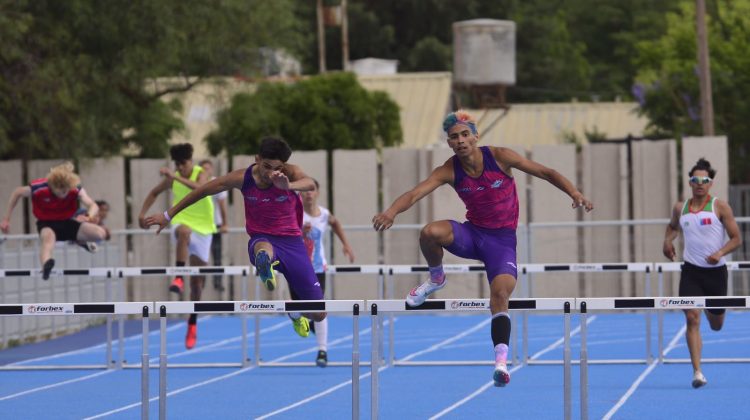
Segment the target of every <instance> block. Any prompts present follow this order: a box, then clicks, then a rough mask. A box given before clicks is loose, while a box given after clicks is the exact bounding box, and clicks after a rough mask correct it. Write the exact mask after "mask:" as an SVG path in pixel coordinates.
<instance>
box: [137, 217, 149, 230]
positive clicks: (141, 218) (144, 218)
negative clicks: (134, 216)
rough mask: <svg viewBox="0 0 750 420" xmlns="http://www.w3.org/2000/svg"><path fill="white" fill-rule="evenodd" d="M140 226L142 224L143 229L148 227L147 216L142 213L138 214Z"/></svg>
mask: <svg viewBox="0 0 750 420" xmlns="http://www.w3.org/2000/svg"><path fill="white" fill-rule="evenodd" d="M138 226H140V227H141V229H148V225H147V224H146V216H144V215H142V214H141V215H139V216H138Z"/></svg>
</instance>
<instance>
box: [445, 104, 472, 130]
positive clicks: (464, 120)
mask: <svg viewBox="0 0 750 420" xmlns="http://www.w3.org/2000/svg"><path fill="white" fill-rule="evenodd" d="M458 124H461V125H465V126H467V127H469V129H470V130H471V132H472V134H474V135H477V134H479V133H478V132H477V124H476V122H475V121H474V118H473V117H472V116H471V115H470V114H469V113H468V112H466V111H461V110H458V111H456V112H451V113H450V114H448V116H446V117H445V119H444V120H443V131H445V132H446V133H448V132H449V131H450V130H451V128H453V127H454V126H455V125H458Z"/></svg>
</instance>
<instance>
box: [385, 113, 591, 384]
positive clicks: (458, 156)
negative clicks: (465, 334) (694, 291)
mask: <svg viewBox="0 0 750 420" xmlns="http://www.w3.org/2000/svg"><path fill="white" fill-rule="evenodd" d="M443 130H444V131H445V133H446V134H447V136H448V140H447V141H448V146H450V148H451V149H453V153H454V156H453V157H451V158H450V159H448V160H447V161H446V162H445V163H444V164H442V165H441V166H439V167H437V168H436V169H435V170H434V171H433V172H432V174H430V176H429V177H428V178H427V179H425V180H424V181H422V182H420V183H419V184H418V185H417V186H416V187H414V188H413V189H412V190H410V191H408V192H406V193H404V194H403V195H401V196H400V197H398V198H397V199H396V201H394V202H393V204H391V207H389V208H388V209H387V210H386V211H384V212H383V213H380V214H377V215H375V217H373V219H372V222H373V226H374V228H375V230H378V231H382V230H385V229H388V228H389V227H391V225H393V220H394V219H395V218H396V216H397V215H398V214H399V213H402V212H404V211H406V210H408V209H409V208H410V207H411V206H412V205H414V203H416V202H417V201H419V200H420V199H422V198H423V197H424V196H426V195H427V194H429V193H431V192H432V191H433V190H435V189H436V188H437V187H439V186H441V185H443V184H448V185H451V186H453V188H454V189H455V190H456V193H458V196H459V198H461V200H462V201H463V202H464V204H465V205H466V210H467V211H466V219H467V221H466V222H464V223H458V222H456V221H454V220H440V221H437V222H432V223H428V224H427V225H426V226H425V227H424V228H423V229H422V231H421V233H420V237H419V246H420V248H421V250H422V254H423V255H424V257H425V259H426V260H427V264H428V266H429V271H430V279H429V280H427V281H426V282H424V283H422V284H421V285H420V286H418V287H415V288H414V289H412V290H411V291H410V292H409V294H408V295H407V296H406V303H407V304H408V305H409V306H419V305H421V304H422V303H424V301H425V299H426V298H427V296H429V295H430V294H432V293H434V292H436V291H438V290H440V289H442V288H443V287H445V284H446V278H445V272H444V271H443V249H446V250H448V251H449V252H450V253H452V254H454V255H457V256H459V257H462V258H468V259H474V260H479V261H482V262H483V263H484V265H485V270H486V272H487V279H488V280H489V282H490V290H491V295H490V310H491V312H492V328H491V330H492V342H493V345H494V348H495V371H494V374H493V379H494V382H495V386H505V385H506V384H507V383H508V382H510V373H509V372H508V368H507V365H506V360H507V356H508V343H509V340H510V328H511V323H510V316H509V315H508V299H509V298H510V295H511V293H513V289H514V288H515V286H516V277H517V271H516V228H517V226H518V211H519V209H518V195H517V193H516V183H515V180H514V178H513V174H512V169H518V170H520V171H523V172H526V173H528V174H530V175H533V176H536V177H538V178H541V179H544V180H546V181H548V182H550V183H551V184H552V185H554V186H556V187H557V188H559V189H560V190H561V191H563V192H564V193H566V194H568V195H569V196H570V198H571V199H572V200H573V208H578V207H583V208H585V209H586V211H590V210H592V209H593V205H592V204H591V202H590V201H589V200H588V199H586V197H584V196H583V194H581V192H580V191H578V189H576V188H575V187H574V186H573V184H572V183H571V182H570V181H569V180H568V179H567V178H565V177H564V176H562V175H561V174H560V173H558V172H557V171H555V170H554V169H550V168H547V167H545V166H543V165H541V164H539V163H536V162H534V161H532V160H529V159H526V158H524V157H522V156H521V155H519V154H518V153H516V152H514V151H512V150H510V149H507V148H505V147H492V146H483V147H478V146H477V142H478V141H479V132H478V131H477V126H476V122H475V121H474V119H473V118H472V117H471V115H469V114H468V113H466V112H463V111H457V112H453V113H451V114H448V116H447V117H446V118H445V120H444V121H443Z"/></svg>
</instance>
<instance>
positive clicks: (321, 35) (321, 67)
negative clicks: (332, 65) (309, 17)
mask: <svg viewBox="0 0 750 420" xmlns="http://www.w3.org/2000/svg"><path fill="white" fill-rule="evenodd" d="M317 15H318V71H319V72H320V73H325V72H326V29H325V26H324V25H323V0H318V6H317Z"/></svg>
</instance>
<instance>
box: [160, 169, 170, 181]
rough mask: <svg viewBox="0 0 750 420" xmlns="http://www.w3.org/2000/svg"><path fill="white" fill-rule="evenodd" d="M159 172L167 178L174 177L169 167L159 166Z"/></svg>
mask: <svg viewBox="0 0 750 420" xmlns="http://www.w3.org/2000/svg"><path fill="white" fill-rule="evenodd" d="M159 174H161V175H162V176H164V177H167V178H169V179H174V173H173V172H172V170H171V169H169V168H166V167H164V168H159Z"/></svg>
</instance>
